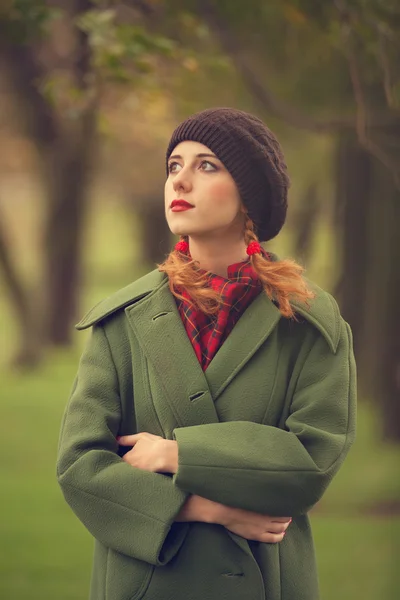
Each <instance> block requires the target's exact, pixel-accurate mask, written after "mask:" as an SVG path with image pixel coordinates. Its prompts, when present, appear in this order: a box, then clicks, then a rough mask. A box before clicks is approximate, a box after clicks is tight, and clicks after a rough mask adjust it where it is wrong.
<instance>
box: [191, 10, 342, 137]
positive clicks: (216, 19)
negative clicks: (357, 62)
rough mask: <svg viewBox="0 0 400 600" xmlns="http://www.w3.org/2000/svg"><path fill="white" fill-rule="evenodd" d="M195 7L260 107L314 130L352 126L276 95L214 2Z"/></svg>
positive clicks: (320, 130)
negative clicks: (253, 66) (312, 113)
mask: <svg viewBox="0 0 400 600" xmlns="http://www.w3.org/2000/svg"><path fill="white" fill-rule="evenodd" d="M198 11H199V13H200V14H201V15H202V17H203V19H204V20H205V21H206V23H207V24H208V26H209V27H210V29H211V30H212V31H214V33H215V34H216V36H217V38H218V39H219V40H220V42H221V45H222V47H223V49H224V50H225V52H226V53H227V54H228V55H230V56H231V58H232V60H233V62H234V64H235V67H236V68H237V70H238V71H239V73H240V74H241V76H242V77H243V80H244V82H245V83H246V85H247V87H248V88H249V90H250V91H251V92H252V94H253V96H254V97H255V98H256V99H257V100H258V101H259V103H260V104H261V105H262V106H263V108H264V109H267V110H268V111H270V112H271V113H272V114H274V115H275V116H276V117H278V118H280V119H282V120H284V121H285V122H286V123H288V124H289V125H293V126H294V127H297V128H300V129H307V130H308V131H315V132H318V133H324V132H333V131H338V130H346V129H354V119H352V118H340V119H330V120H327V121H318V120H316V119H313V118H312V117H310V116H309V115H307V114H305V113H303V112H301V111H299V110H297V109H296V108H295V107H294V106H292V105H290V104H288V103H285V102H284V101H282V100H281V99H280V98H277V97H276V96H275V95H274V94H273V93H272V92H271V90H269V89H268V88H267V87H266V86H265V84H264V83H261V82H260V81H259V79H258V77H257V76H256V75H255V73H254V72H253V71H252V69H251V68H250V67H249V66H248V65H247V64H246V62H245V60H244V58H243V54H242V52H241V48H240V47H239V46H238V43H237V40H236V39H234V37H233V35H232V34H231V32H230V31H229V29H228V27H227V26H226V23H224V22H223V20H222V19H221V17H220V16H219V14H218V12H217V11H216V9H215V6H214V3H213V2H212V1H209V0H199V3H198Z"/></svg>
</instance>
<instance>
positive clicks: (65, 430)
mask: <svg viewBox="0 0 400 600" xmlns="http://www.w3.org/2000/svg"><path fill="white" fill-rule="evenodd" d="M166 159H167V160H166V169H167V179H166V184H165V214H166V219H167V222H168V225H169V228H170V230H171V232H172V233H173V234H175V235H177V236H180V240H179V242H178V243H177V244H176V245H175V247H174V248H173V249H172V250H171V253H170V254H169V255H168V256H167V257H166V260H165V262H163V263H162V264H160V265H157V268H156V269H155V270H153V271H151V272H150V273H148V274H147V275H145V276H144V277H142V278H140V279H139V280H137V281H134V282H133V283H131V284H130V285H128V286H127V287H125V288H124V289H122V290H120V291H118V292H116V293H115V294H114V295H112V296H111V297H109V298H107V299H105V300H103V301H102V302H100V303H99V304H97V305H96V306H95V307H94V308H92V310H91V311H90V312H89V313H88V314H87V315H86V316H85V317H84V318H83V319H82V320H81V321H80V323H78V325H77V328H78V329H86V328H91V335H90V338H89V341H88V343H87V346H86V349H85V350H84V352H83V355H82V357H81V361H80V364H79V367H78V373H77V376H76V379H75V383H74V385H73V390H72V393H71V397H70V399H69V402H68V405H67V408H66V410H65V414H64V418H63V422H62V429H61V435H60V444H59V454H58V463H57V473H58V480H59V483H60V486H61V488H62V491H63V494H64V496H65V499H66V501H67V502H68V503H69V505H70V506H71V508H72V510H73V511H74V512H75V514H76V515H77V516H78V518H79V519H80V520H81V521H82V523H83V524H84V526H85V527H86V528H87V529H88V530H89V531H90V533H91V534H92V535H93V537H94V538H95V550H94V563H93V571H92V579H91V591H90V598H91V600H142V599H143V600H317V599H318V598H319V593H318V578H317V571H316V563H315V555H314V547H313V540H312V532H311V528H310V521H309V517H308V513H309V511H310V509H311V508H312V507H313V506H314V505H315V504H316V503H317V502H318V501H319V500H320V499H321V497H322V496H323V494H324V492H325V490H326V489H327V487H328V485H329V483H330V482H331V480H332V478H333V477H334V476H335V474H336V473H337V471H338V469H339V468H340V466H341V465H342V463H343V461H344V459H345V457H346V455H347V453H348V451H349V448H350V447H351V445H352V443H353V441H354V437H355V411H356V373H355V364H354V356H353V350H352V336H351V331H350V328H349V326H348V324H347V323H346V322H345V321H344V320H343V318H342V317H341V315H340V313H339V310H338V306H337V304H336V302H335V300H334V299H333V298H332V296H330V295H329V294H328V293H327V292H325V291H323V290H322V289H320V288H319V287H318V286H316V285H315V284H313V283H312V282H310V281H308V280H307V279H306V278H305V277H304V275H303V271H302V268H301V267H300V266H299V265H298V264H297V263H296V262H295V261H293V260H280V259H279V258H278V257H277V256H275V255H274V254H272V253H270V252H268V251H266V250H265V249H264V248H263V247H262V246H261V245H260V243H261V242H268V240H271V239H272V238H274V237H275V236H276V235H277V234H278V233H279V231H280V230H281V228H282V226H283V225H284V222H285V218H286V209H287V191H288V186H289V180H288V175H287V169H286V165H285V162H284V158H283V154H282V151H281V148H280V145H279V143H278V141H277V139H276V137H275V136H274V135H273V133H272V132H271V131H270V130H269V129H268V128H267V127H266V126H265V124H264V123H263V122H262V121H261V120H259V119H258V118H257V117H255V116H253V115H250V114H247V113H245V112H242V111H239V110H236V109H231V108H212V109H208V110H205V111H202V112H200V113H197V114H195V115H193V116H191V117H189V118H188V119H187V120H185V121H184V122H183V123H181V124H180V125H179V126H178V127H177V129H176V130H175V131H174V132H173V134H172V137H171V140H170V143H169V145H168V149H167V153H166Z"/></svg>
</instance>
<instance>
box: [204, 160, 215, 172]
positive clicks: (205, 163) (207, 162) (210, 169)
mask: <svg viewBox="0 0 400 600" xmlns="http://www.w3.org/2000/svg"><path fill="white" fill-rule="evenodd" d="M204 165H207V166H208V167H211V168H209V169H203V167H204ZM200 167H201V169H202V170H203V171H216V170H217V167H216V166H215V165H213V164H212V163H211V162H210V161H208V160H203V161H202V163H201V165H200Z"/></svg>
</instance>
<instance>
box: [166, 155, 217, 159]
mask: <svg viewBox="0 0 400 600" xmlns="http://www.w3.org/2000/svg"><path fill="white" fill-rule="evenodd" d="M205 157H211V158H217V160H218V157H217V156H215V154H196V156H195V158H205ZM172 158H180V159H181V160H182V156H181V155H180V154H173V155H172V156H170V157H169V160H171V159H172Z"/></svg>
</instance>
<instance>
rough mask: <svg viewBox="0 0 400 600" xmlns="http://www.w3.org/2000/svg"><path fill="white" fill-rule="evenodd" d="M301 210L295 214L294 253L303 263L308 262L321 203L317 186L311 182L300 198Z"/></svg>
mask: <svg viewBox="0 0 400 600" xmlns="http://www.w3.org/2000/svg"><path fill="white" fill-rule="evenodd" d="M300 205H301V207H302V208H301V210H299V211H298V212H297V213H296V215H295V227H294V230H295V232H296V233H295V244H294V248H295V253H296V256H298V257H299V258H300V259H301V261H302V263H303V264H305V265H306V264H307V263H308V259H309V258H310V255H311V250H312V240H313V235H314V233H315V229H316V225H317V223H318V216H319V213H320V209H321V205H320V202H319V201H318V195H317V186H316V184H315V183H311V184H310V185H309V186H308V188H307V190H306V192H305V194H304V195H303V197H302V198H301V202H300Z"/></svg>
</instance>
